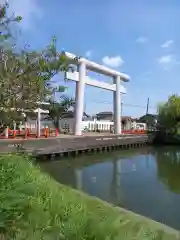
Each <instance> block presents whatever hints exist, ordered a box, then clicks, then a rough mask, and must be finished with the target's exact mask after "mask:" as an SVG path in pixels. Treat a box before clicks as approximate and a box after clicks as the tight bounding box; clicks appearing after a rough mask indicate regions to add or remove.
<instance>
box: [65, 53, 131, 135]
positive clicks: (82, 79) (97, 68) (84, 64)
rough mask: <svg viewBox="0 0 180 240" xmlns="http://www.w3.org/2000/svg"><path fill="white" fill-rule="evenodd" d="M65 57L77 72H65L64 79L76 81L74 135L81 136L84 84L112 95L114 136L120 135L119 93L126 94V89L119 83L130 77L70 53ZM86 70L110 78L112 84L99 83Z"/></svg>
mask: <svg viewBox="0 0 180 240" xmlns="http://www.w3.org/2000/svg"><path fill="white" fill-rule="evenodd" d="M64 54H65V56H66V57H67V58H68V59H69V60H72V62H73V63H74V64H77V66H78V72H74V73H70V72H67V73H66V75H65V77H66V78H67V79H69V80H72V81H76V108H75V128H74V135H76V136H78V135H81V123H82V117H83V110H84V89H85V84H87V85H91V86H95V87H98V88H103V89H107V90H110V91H113V93H114V128H115V134H121V93H124V94H126V89H125V88H124V87H123V86H122V85H121V84H120V81H124V82H128V81H129V80H130V77H129V76H128V75H126V74H123V73H120V72H118V71H115V70H112V69H110V68H108V67H105V66H103V65H100V64H97V63H94V62H92V61H89V60H88V59H85V58H81V57H79V58H77V56H76V55H74V54H72V53H68V52H65V53H64ZM86 69H89V70H90V71H94V72H97V73H100V74H104V75H106V76H109V77H112V79H113V84H109V83H105V82H100V81H97V80H94V79H91V78H90V77H88V76H86Z"/></svg>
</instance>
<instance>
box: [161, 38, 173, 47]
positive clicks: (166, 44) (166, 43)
mask: <svg viewBox="0 0 180 240" xmlns="http://www.w3.org/2000/svg"><path fill="white" fill-rule="evenodd" d="M173 43H174V41H173V40H168V41H166V42H164V43H163V44H162V45H161V47H162V48H168V47H170V46H171V45H172V44H173Z"/></svg>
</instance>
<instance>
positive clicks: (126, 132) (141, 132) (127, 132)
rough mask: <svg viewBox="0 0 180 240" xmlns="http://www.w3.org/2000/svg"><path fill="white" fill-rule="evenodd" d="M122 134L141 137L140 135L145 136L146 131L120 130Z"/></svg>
mask: <svg viewBox="0 0 180 240" xmlns="http://www.w3.org/2000/svg"><path fill="white" fill-rule="evenodd" d="M122 133H123V134H136V135H141V134H147V131H146V130H122Z"/></svg>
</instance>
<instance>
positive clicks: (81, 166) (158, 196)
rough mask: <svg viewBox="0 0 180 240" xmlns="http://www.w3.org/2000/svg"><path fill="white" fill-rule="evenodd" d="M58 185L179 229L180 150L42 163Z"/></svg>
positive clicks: (125, 152) (139, 152)
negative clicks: (78, 190)
mask: <svg viewBox="0 0 180 240" xmlns="http://www.w3.org/2000/svg"><path fill="white" fill-rule="evenodd" d="M41 167H42V168H43V169H44V170H45V171H47V172H48V173H49V174H50V175H52V176H53V177H54V178H55V179H56V180H57V181H59V182H61V183H63V184H66V185H69V186H72V187H73V188H77V189H80V190H83V191H85V192H87V193H88V194H90V195H92V196H97V197H99V198H101V199H103V200H106V201H108V202H111V203H113V204H116V205H118V206H121V207H124V208H126V209H129V210H132V211H134V212H137V213H139V214H142V215H144V216H147V217H150V218H152V219H154V220H156V221H159V222H162V223H165V224H167V225H169V226H171V227H174V228H176V229H180V148H177V147H176V148H175V147H171V148H170V147H169V148H165V147H159V148H146V149H145V148H143V149H137V150H133V151H125V150H123V151H121V152H112V153H108V154H104V153H102V154H97V155H89V156H80V157H78V158H73V159H68V158H66V159H64V160H60V161H51V162H45V163H41Z"/></svg>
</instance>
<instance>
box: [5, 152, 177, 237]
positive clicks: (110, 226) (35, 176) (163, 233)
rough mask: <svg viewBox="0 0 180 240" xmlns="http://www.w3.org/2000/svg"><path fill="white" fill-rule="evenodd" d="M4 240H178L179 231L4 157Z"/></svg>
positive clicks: (21, 160) (13, 157)
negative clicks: (112, 204) (117, 206)
mask: <svg viewBox="0 0 180 240" xmlns="http://www.w3.org/2000/svg"><path fill="white" fill-rule="evenodd" d="M0 180H1V181H0V189H1V191H0V237H1V236H5V239H15V240H17V239H18V240H20V239H27V240H32V239H33V240H40V239H45V240H46V239H47V240H48V239H52V240H56V239H70V240H71V239H72V240H84V239H88V240H95V239H98V240H103V239H105V240H110V239H113V240H116V239H118V240H124V239H126V240H130V239H131V240H149V239H159V240H166V239H167V240H171V239H173V240H175V239H180V238H179V237H178V236H177V231H175V230H172V229H171V228H168V227H166V226H162V225H160V224H158V223H154V222H153V221H151V220H147V219H146V218H144V217H141V216H138V215H136V214H133V213H131V212H127V211H125V210H123V209H119V208H116V207H113V206H111V205H109V204H108V203H105V202H103V201H101V200H99V199H95V198H92V197H90V196H88V195H86V194H84V193H81V192H78V191H76V190H73V189H71V188H69V187H66V186H63V185H61V184H59V183H56V182H55V181H54V180H53V179H51V178H50V177H49V176H48V175H46V174H45V173H42V172H41V170H40V169H39V168H38V167H35V166H34V165H33V163H32V162H31V161H30V160H29V159H28V158H27V157H25V156H18V155H7V156H2V157H0Z"/></svg>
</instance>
